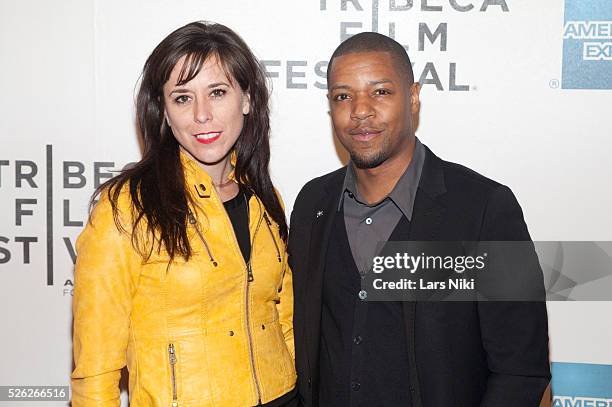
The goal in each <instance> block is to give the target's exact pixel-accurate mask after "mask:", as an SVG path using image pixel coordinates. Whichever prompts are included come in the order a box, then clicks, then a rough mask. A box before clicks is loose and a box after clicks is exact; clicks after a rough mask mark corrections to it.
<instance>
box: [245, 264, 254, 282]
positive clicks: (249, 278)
mask: <svg viewBox="0 0 612 407" xmlns="http://www.w3.org/2000/svg"><path fill="white" fill-rule="evenodd" d="M247 274H248V279H247V280H248V282H249V283H250V282H251V281H253V280H255V277H253V269H252V268H251V263H248V264H247Z"/></svg>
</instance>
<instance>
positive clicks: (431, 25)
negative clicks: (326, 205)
mask: <svg viewBox="0 0 612 407" xmlns="http://www.w3.org/2000/svg"><path fill="white" fill-rule="evenodd" d="M602 1H603V0H590V1H583V3H589V2H593V3H602ZM568 2H572V0H566V1H564V0H541V1H537V2H536V1H526V0H505V1H504V0H457V1H455V0H429V1H427V0H414V1H412V0H396V1H393V0H353V1H351V0H346V1H345V0H307V1H297V0H291V1H288V0H265V1H264V0H261V1H251V2H245V1H235V0H234V1H232V0H223V1H221V0H180V1H162V0H149V1H143V0H141V1H136V0H130V1H125V0H123V1H119V0H72V1H70V0H56V1H52V2H49V1H43V0H19V1H11V0H0V61H2V68H0V69H1V70H0V114H1V120H0V137H2V146H1V147H0V213H1V214H2V216H1V217H0V294H1V297H0V309H1V311H0V315H1V322H2V330H1V332H2V334H1V335H0V349H2V350H3V355H2V362H1V363H0V385H68V383H69V373H70V370H71V363H72V359H71V351H72V349H71V341H70V329H71V322H72V321H71V313H70V305H71V293H70V289H71V281H72V275H73V274H72V264H73V263H72V257H71V250H72V245H73V244H74V240H75V238H76V236H77V235H78V233H79V231H80V230H81V227H80V222H83V221H85V220H86V215H87V201H88V199H89V197H90V195H91V193H92V191H93V189H94V186H95V185H96V177H97V178H98V180H102V181H103V180H105V179H106V178H105V177H108V173H109V170H110V169H115V170H118V169H120V168H122V167H123V166H124V165H125V164H126V163H128V162H131V161H136V160H138V158H139V150H138V142H137V139H136V134H135V130H134V108H133V105H134V95H135V89H136V86H137V81H138V78H139V74H140V71H141V69H142V65H143V64H144V61H145V59H146V57H147V56H148V55H149V53H150V52H151V51H152V49H153V48H154V47H155V45H156V44H157V43H159V41H161V39H162V38H164V37H165V36H166V35H167V34H169V33H170V32H171V31H172V30H174V29H176V28H178V27H179V26H181V25H184V24H186V23H188V22H190V21H194V20H210V21H216V22H220V23H223V24H226V25H228V26H229V27H231V28H233V29H235V30H236V31H237V32H238V33H239V34H240V35H241V36H242V37H243V38H244V39H245V40H246V42H247V43H248V44H249V45H250V46H251V47H252V49H253V50H254V52H255V54H256V55H257V56H258V57H259V58H260V59H261V60H263V61H266V62H265V64H266V66H267V69H268V71H269V72H270V74H271V77H272V78H271V81H272V84H273V97H272V106H271V107H272V124H273V134H272V137H273V138H272V147H273V151H272V163H271V169H272V175H273V179H274V181H275V183H276V186H277V188H278V189H279V190H280V191H281V193H282V194H283V197H284V199H285V202H286V204H287V208H288V210H290V209H291V207H292V205H293V201H294V199H295V197H296V195H297V193H298V191H299V189H300V188H301V186H302V185H303V184H304V183H305V182H306V181H308V180H309V179H311V178H313V177H315V176H318V175H321V174H323V173H326V172H328V171H331V170H333V169H335V168H337V167H338V166H340V165H341V161H342V157H343V156H344V153H343V152H342V151H340V150H339V149H338V148H337V147H336V145H335V144H334V141H333V136H332V132H331V130H330V125H329V117H328V114H327V103H326V98H325V90H324V89H321V87H324V84H325V79H324V69H325V67H324V62H325V61H327V60H328V58H329V56H330V55H331V53H332V51H333V50H334V48H335V47H336V46H337V45H338V44H339V42H340V41H341V39H342V36H343V35H350V34H352V33H356V32H359V31H369V30H372V29H373V28H374V29H377V30H378V31H379V32H381V33H384V34H389V32H390V31H389V30H390V29H391V30H394V35H395V37H396V39H397V40H398V41H399V42H401V43H402V44H405V45H408V47H409V54H410V56H411V58H412V60H413V61H414V70H415V76H416V77H417V78H419V77H420V76H421V74H422V73H423V72H424V71H425V74H426V75H425V76H424V77H423V78H424V79H426V80H425V82H434V79H435V77H436V76H437V77H439V86H440V87H441V88H442V90H439V89H437V87H436V85H435V84H432V83H426V84H424V86H423V90H422V94H421V100H422V108H421V116H420V126H419V128H418V132H417V135H418V136H419V138H420V139H421V140H422V141H423V142H424V143H425V144H427V145H428V146H429V147H430V148H431V149H432V150H433V151H434V152H436V153H437V154H438V155H439V156H441V157H442V158H444V159H447V160H451V161H456V162H459V163H462V164H464V165H467V166H469V167H471V168H473V169H474V170H476V171H478V172H480V173H482V174H484V175H486V176H488V177H491V178H493V179H496V180H498V181H500V182H502V183H504V184H506V185H508V186H510V187H511V188H512V189H513V191H514V192H515V194H516V195H517V197H518V199H519V202H520V203H521V205H522V207H523V210H524V213H525V218H526V221H527V223H528V225H529V227H530V232H531V234H532V237H533V238H534V239H535V240H612V214H611V212H610V211H611V208H612V191H611V189H610V179H611V178H612V165H610V151H611V150H612V139H611V138H610V136H611V135H612V122H610V120H609V117H610V116H609V115H610V106H612V92H611V91H610V90H589V89H583V90H576V89H562V88H561V86H560V85H561V81H562V77H561V75H562V64H563V43H564V41H563V27H564V10H565V7H566V6H567V3H568ZM603 3H605V1H603ZM470 5H472V6H473V7H472V8H471V9H470V10H468V11H458V9H461V8H462V7H464V10H465V9H469V8H470V7H469V6H470ZM608 5H609V6H608V7H609V8H610V10H609V11H610V13H608V15H604V16H602V17H601V20H605V19H608V20H612V17H611V16H610V14H612V3H610V2H608ZM432 8H433V9H436V8H437V10H428V9H432ZM438 28H440V31H439V32H438V33H439V36H438V37H436V38H435V41H433V44H432V41H430V40H429V39H428V37H427V36H426V35H424V33H425V31H427V32H431V33H434V32H435V31H436V29H438ZM419 31H421V34H422V35H423V40H424V41H423V47H422V49H421V48H420V47H419ZM444 39H445V42H446V46H444V45H443V42H444ZM321 61H322V62H321ZM320 62H321V63H320ZM428 63H429V64H428ZM610 64H612V62H610V61H609V60H604V61H601V64H600V66H601V67H602V68H601V69H602V72H604V73H605V74H609V75H610V76H608V78H607V82H608V84H609V83H610V81H612V79H610V78H612V68H611V67H610ZM452 71H454V75H451V72H452ZM451 76H454V78H451ZM609 87H612V86H609ZM453 89H454V90H453ZM47 146H50V147H47ZM49 152H50V153H51V155H49ZM96 174H97V175H96ZM51 246H52V247H51ZM26 249H27V250H26ZM51 277H52V279H53V281H52V283H53V284H52V285H50V284H49V283H51V281H50V278H51ZM548 307H549V318H550V321H549V324H550V340H551V351H552V359H553V361H555V362H574V363H587V364H607V365H610V364H612V347H610V344H611V343H612V324H611V322H610V317H609V315H610V313H611V311H612V303H605V302H590V303H588V302H582V303H549V304H548ZM602 397H603V396H602ZM610 397H612V396H610ZM65 404H66V403H56V404H55V405H65ZM0 405H3V404H2V403H1V402H0ZM4 405H9V404H4ZM21 405H26V403H22V404H21ZM45 405H54V403H46V404H45Z"/></svg>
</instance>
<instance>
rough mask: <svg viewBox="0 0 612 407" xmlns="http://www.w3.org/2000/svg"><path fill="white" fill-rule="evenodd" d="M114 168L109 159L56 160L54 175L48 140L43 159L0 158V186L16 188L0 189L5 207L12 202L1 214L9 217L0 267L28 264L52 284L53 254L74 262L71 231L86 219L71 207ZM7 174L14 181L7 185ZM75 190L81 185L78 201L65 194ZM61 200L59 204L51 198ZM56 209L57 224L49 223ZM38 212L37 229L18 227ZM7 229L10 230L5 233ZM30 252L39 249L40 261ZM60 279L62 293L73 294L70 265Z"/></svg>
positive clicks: (0, 234)
mask: <svg viewBox="0 0 612 407" xmlns="http://www.w3.org/2000/svg"><path fill="white" fill-rule="evenodd" d="M114 168H115V163H114V162H105V161H94V162H82V161H61V173H60V174H59V177H56V175H57V174H54V172H53V169H54V160H53V146H52V145H47V146H46V149H45V159H44V160H43V161H35V160H6V159H0V190H2V189H6V188H9V187H11V186H13V187H14V188H15V194H6V193H2V195H1V196H2V198H3V199H7V198H8V199H9V200H10V202H3V203H6V204H8V205H7V207H9V208H10V207H13V208H14V211H9V213H8V216H7V217H6V218H5V220H8V222H10V223H9V225H8V226H9V228H7V229H8V230H7V229H4V227H3V228H2V231H0V270H2V269H7V270H11V269H14V268H17V267H19V268H24V267H31V268H32V269H33V270H36V271H37V272H38V271H40V273H41V275H40V278H41V282H42V281H44V282H45V284H46V285H47V286H53V285H55V284H56V281H55V272H54V264H55V263H56V260H57V257H61V256H67V259H68V260H69V261H70V262H71V264H74V263H75V261H76V252H75V246H74V236H75V235H76V234H78V233H79V232H80V231H81V228H82V227H83V225H84V223H85V222H86V219H85V218H84V219H76V218H77V216H76V215H75V214H74V213H73V212H75V211H74V207H76V206H78V205H80V206H84V205H86V204H87V203H88V201H89V198H90V196H91V194H92V193H93V190H94V189H95V188H97V187H98V186H99V185H101V184H102V183H103V182H104V181H106V180H108V179H110V178H112V177H113V176H114V175H115V174H114V173H113V172H114V171H112V169H114ZM12 180H13V181H14V185H11V181H12ZM74 190H81V191H82V193H81V194H80V195H79V197H78V202H74V201H75V199H73V198H67V196H73V195H74V194H73V193H68V191H74ZM43 191H44V192H43ZM7 195H8V196H7ZM58 195H59V196H58ZM24 196H25V197H24ZM41 196H43V198H42V199H40V198H41ZM60 200H61V205H59V208H58V207H57V206H58V205H56V203H57V202H59V201H60ZM58 210H59V211H61V214H62V216H61V220H62V221H61V224H60V225H59V226H60V227H58V225H57V224H55V223H54V220H55V213H56V211H58ZM41 212H42V213H43V214H44V223H43V224H41V225H40V232H39V233H38V234H34V235H26V234H24V233H20V230H21V229H22V228H23V227H24V226H25V225H28V221H30V222H32V220H31V219H32V218H33V217H34V216H36V215H38V214H39V213H41ZM11 215H12V216H11ZM86 216H87V215H86V213H85V217H86ZM13 222H14V224H13ZM13 225H14V227H13ZM30 225H31V223H30ZM11 230H12V231H13V233H12V234H7V233H6V232H7V231H11ZM32 253H44V256H42V263H39V264H36V262H32V260H33V257H36V258H38V257H37V256H32ZM60 260H61V259H60ZM64 260H66V259H64ZM61 283H62V285H63V287H64V288H63V295H70V294H72V285H73V283H72V270H71V271H70V279H66V280H63V281H61Z"/></svg>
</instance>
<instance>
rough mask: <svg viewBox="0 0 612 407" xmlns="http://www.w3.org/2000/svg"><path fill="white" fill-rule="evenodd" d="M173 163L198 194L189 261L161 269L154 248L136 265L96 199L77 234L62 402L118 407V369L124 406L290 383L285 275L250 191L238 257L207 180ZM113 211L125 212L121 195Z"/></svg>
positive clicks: (218, 396) (222, 400)
mask: <svg viewBox="0 0 612 407" xmlns="http://www.w3.org/2000/svg"><path fill="white" fill-rule="evenodd" d="M181 161H182V163H183V167H184V170H185V178H186V182H187V184H186V185H187V187H188V189H190V192H191V193H192V194H193V196H194V199H195V201H196V202H197V205H196V207H194V208H192V216H190V225H189V228H188V233H189V238H190V243H191V245H192V249H193V251H194V255H193V257H192V258H191V259H190V260H189V261H188V262H185V261H184V260H183V259H182V258H180V257H179V258H175V259H174V261H173V262H172V263H171V264H170V266H168V258H167V254H166V255H164V253H163V251H162V253H160V254H157V253H156V252H154V254H153V256H152V257H151V258H150V259H149V260H148V261H146V262H145V261H143V259H142V258H141V257H140V256H139V255H138V253H137V252H136V251H135V250H134V248H133V246H132V244H131V241H130V236H129V233H125V232H120V231H119V230H118V229H117V227H116V226H115V223H114V220H113V214H112V210H111V207H110V203H109V201H108V199H107V198H106V196H102V197H101V200H100V202H99V203H98V204H97V205H96V207H95V209H94V211H93V212H92V215H91V222H90V223H89V224H88V225H87V227H86V228H85V230H84V231H83V233H82V234H81V235H80V236H79V239H78V241H77V250H78V256H77V263H76V268H75V288H74V300H73V313H74V342H73V344H74V362H75V369H74V371H73V373H72V406H73V407H82V406H119V379H120V375H121V373H120V372H121V369H122V368H123V367H124V366H126V365H127V367H128V370H129V396H130V405H131V406H132V407H140V406H143V407H144V406H146V407H152V406H164V407H176V406H213V405H214V406H255V405H257V404H258V403H259V402H261V403H266V402H268V401H271V400H273V399H275V398H277V397H279V396H281V395H283V394H285V393H287V392H288V391H290V390H292V389H293V388H294V387H295V381H296V374H295V365H294V345H293V326H292V316H293V293H292V287H291V284H292V277H291V270H290V269H289V267H288V266H287V256H286V251H285V245H284V243H283V241H282V239H281V238H280V236H279V230H278V225H276V223H275V222H274V221H273V220H272V218H271V217H270V216H269V215H268V214H267V213H266V211H265V208H264V207H263V205H262V203H261V202H260V201H259V200H258V199H257V197H256V196H252V197H251V198H250V200H249V202H248V207H249V229H250V234H251V241H252V245H251V246H252V248H251V252H252V254H251V261H250V264H249V265H247V264H246V263H245V262H244V260H243V257H242V254H241V252H240V248H239V246H238V243H237V241H236V238H235V234H234V232H233V227H232V224H231V222H230V219H229V218H228V216H227V214H226V212H225V208H224V206H223V203H222V202H221V201H220V199H219V198H218V196H217V194H216V192H215V190H214V188H213V185H212V182H211V179H210V177H209V176H208V175H207V174H206V173H205V172H204V171H203V170H201V169H200V168H199V167H198V166H197V164H196V163H195V162H193V161H192V160H191V159H189V158H186V156H185V155H184V154H181ZM126 189H127V188H124V190H126ZM103 195H105V194H103ZM119 208H120V210H121V213H122V215H123V216H124V219H127V218H126V217H127V216H128V214H129V213H130V209H129V208H130V200H129V194H128V193H127V191H124V192H123V193H122V196H121V199H120V201H119ZM125 223H126V224H128V225H129V224H130V223H129V222H127V221H126V222H125Z"/></svg>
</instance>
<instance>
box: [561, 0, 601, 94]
mask: <svg viewBox="0 0 612 407" xmlns="http://www.w3.org/2000/svg"><path fill="white" fill-rule="evenodd" d="M561 87H562V88H563V89H612V1H611V0H565V24H564V26H563V72H562V82H561Z"/></svg>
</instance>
